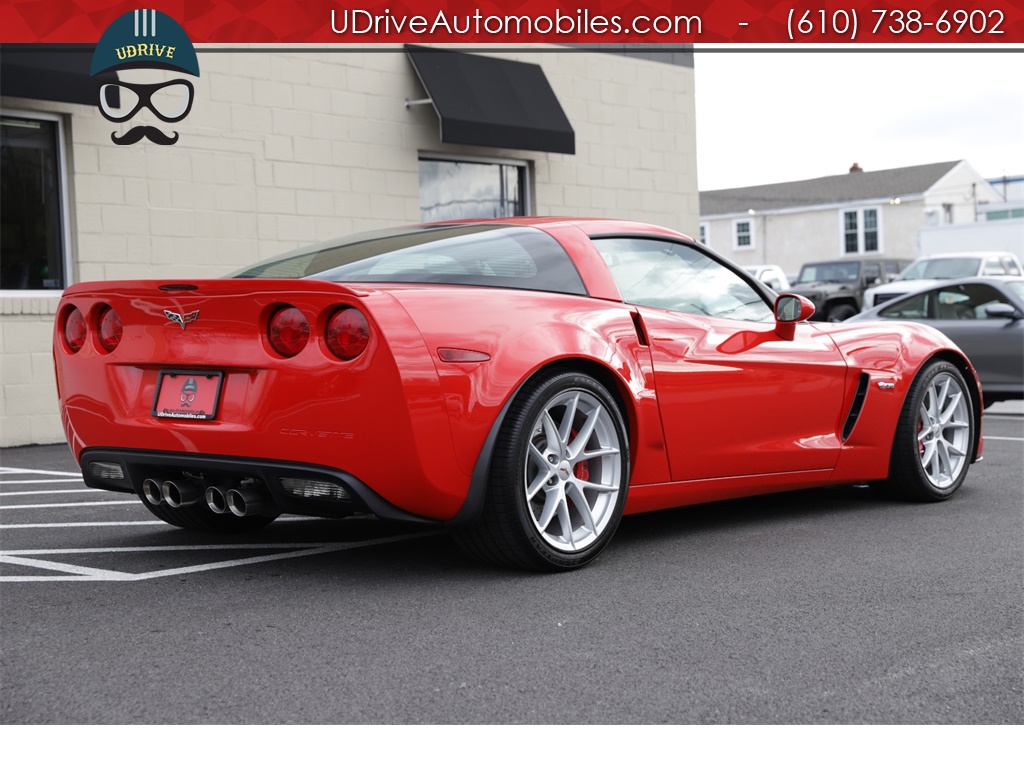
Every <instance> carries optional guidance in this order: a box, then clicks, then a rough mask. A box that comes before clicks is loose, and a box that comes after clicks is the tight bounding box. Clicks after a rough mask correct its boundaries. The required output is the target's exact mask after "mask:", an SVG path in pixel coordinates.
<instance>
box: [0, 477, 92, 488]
mask: <svg viewBox="0 0 1024 768" xmlns="http://www.w3.org/2000/svg"><path fill="white" fill-rule="evenodd" d="M81 482H82V478H80V477H77V478H70V477H69V478H63V477H62V478H56V477H48V478H47V479H46V480H0V487H3V486H5V485H29V484H36V483H47V484H49V483H81Z"/></svg>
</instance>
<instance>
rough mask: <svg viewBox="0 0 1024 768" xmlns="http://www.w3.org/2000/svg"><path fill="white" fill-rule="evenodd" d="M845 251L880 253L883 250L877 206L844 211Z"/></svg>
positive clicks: (848, 252)
mask: <svg viewBox="0 0 1024 768" xmlns="http://www.w3.org/2000/svg"><path fill="white" fill-rule="evenodd" d="M842 217H843V253H846V254H850V253H878V252H879V251H881V250H882V243H881V234H880V229H879V218H880V214H879V211H878V209H877V208H859V209H857V210H851V211H843V213H842Z"/></svg>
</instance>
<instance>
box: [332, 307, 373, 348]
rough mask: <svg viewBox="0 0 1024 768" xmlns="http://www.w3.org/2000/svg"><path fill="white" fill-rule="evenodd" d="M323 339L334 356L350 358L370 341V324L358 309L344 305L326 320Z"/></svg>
mask: <svg viewBox="0 0 1024 768" xmlns="http://www.w3.org/2000/svg"><path fill="white" fill-rule="evenodd" d="M325 341H326V342H327V348H328V349H329V350H331V353H332V354H333V355H334V356H335V357H338V358H341V359H342V360H351V359H353V358H355V357H358V356H359V355H361V354H362V352H363V350H364V349H366V345H367V344H369V343H370V324H369V323H368V322H367V320H366V316H365V315H364V314H363V313H362V312H360V311H359V310H358V309H356V308H354V307H346V308H345V309H343V310H341V311H340V312H335V313H334V316H333V317H332V318H331V319H330V321H328V323H327V337H326V339H325Z"/></svg>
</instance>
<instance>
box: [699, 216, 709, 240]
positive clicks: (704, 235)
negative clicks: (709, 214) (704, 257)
mask: <svg viewBox="0 0 1024 768" xmlns="http://www.w3.org/2000/svg"><path fill="white" fill-rule="evenodd" d="M709 229H710V226H709V225H708V224H706V223H705V222H703V221H702V222H701V223H700V238H699V239H700V242H701V244H702V245H707V244H708V234H709V233H708V230H709Z"/></svg>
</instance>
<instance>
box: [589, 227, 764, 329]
mask: <svg viewBox="0 0 1024 768" xmlns="http://www.w3.org/2000/svg"><path fill="white" fill-rule="evenodd" d="M594 246H595V247H596V248H597V250H598V251H600V252H601V255H602V256H604V260H605V263H606V264H607V265H608V268H609V269H610V270H611V273H612V278H613V279H614V280H615V284H616V286H618V289H619V293H621V294H622V298H623V299H624V300H625V301H626V302H628V303H630V304H639V305H641V306H647V307H659V308H661V309H671V310H675V311H677V312H689V313H691V314H695V315H709V316H711V317H722V318H728V319H731V320H750V321H754V322H769V321H772V320H773V315H772V308H771V307H770V306H769V305H768V302H767V301H766V300H765V299H763V298H762V297H761V296H760V294H758V293H757V291H755V290H754V288H753V287H752V286H751V285H750V284H749V283H748V282H747V281H746V280H744V279H743V278H742V277H740V276H739V275H738V274H736V273H735V272H733V271H732V270H731V269H729V268H728V267H726V266H725V265H723V264H720V263H719V262H717V261H715V260H714V259H712V258H711V257H709V256H706V255H705V254H703V253H701V252H700V251H698V250H697V249H696V248H691V247H690V246H687V245H684V244H682V243H676V242H671V241H667V240H654V239H645V238H618V237H615V238H599V239H596V240H594Z"/></svg>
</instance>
